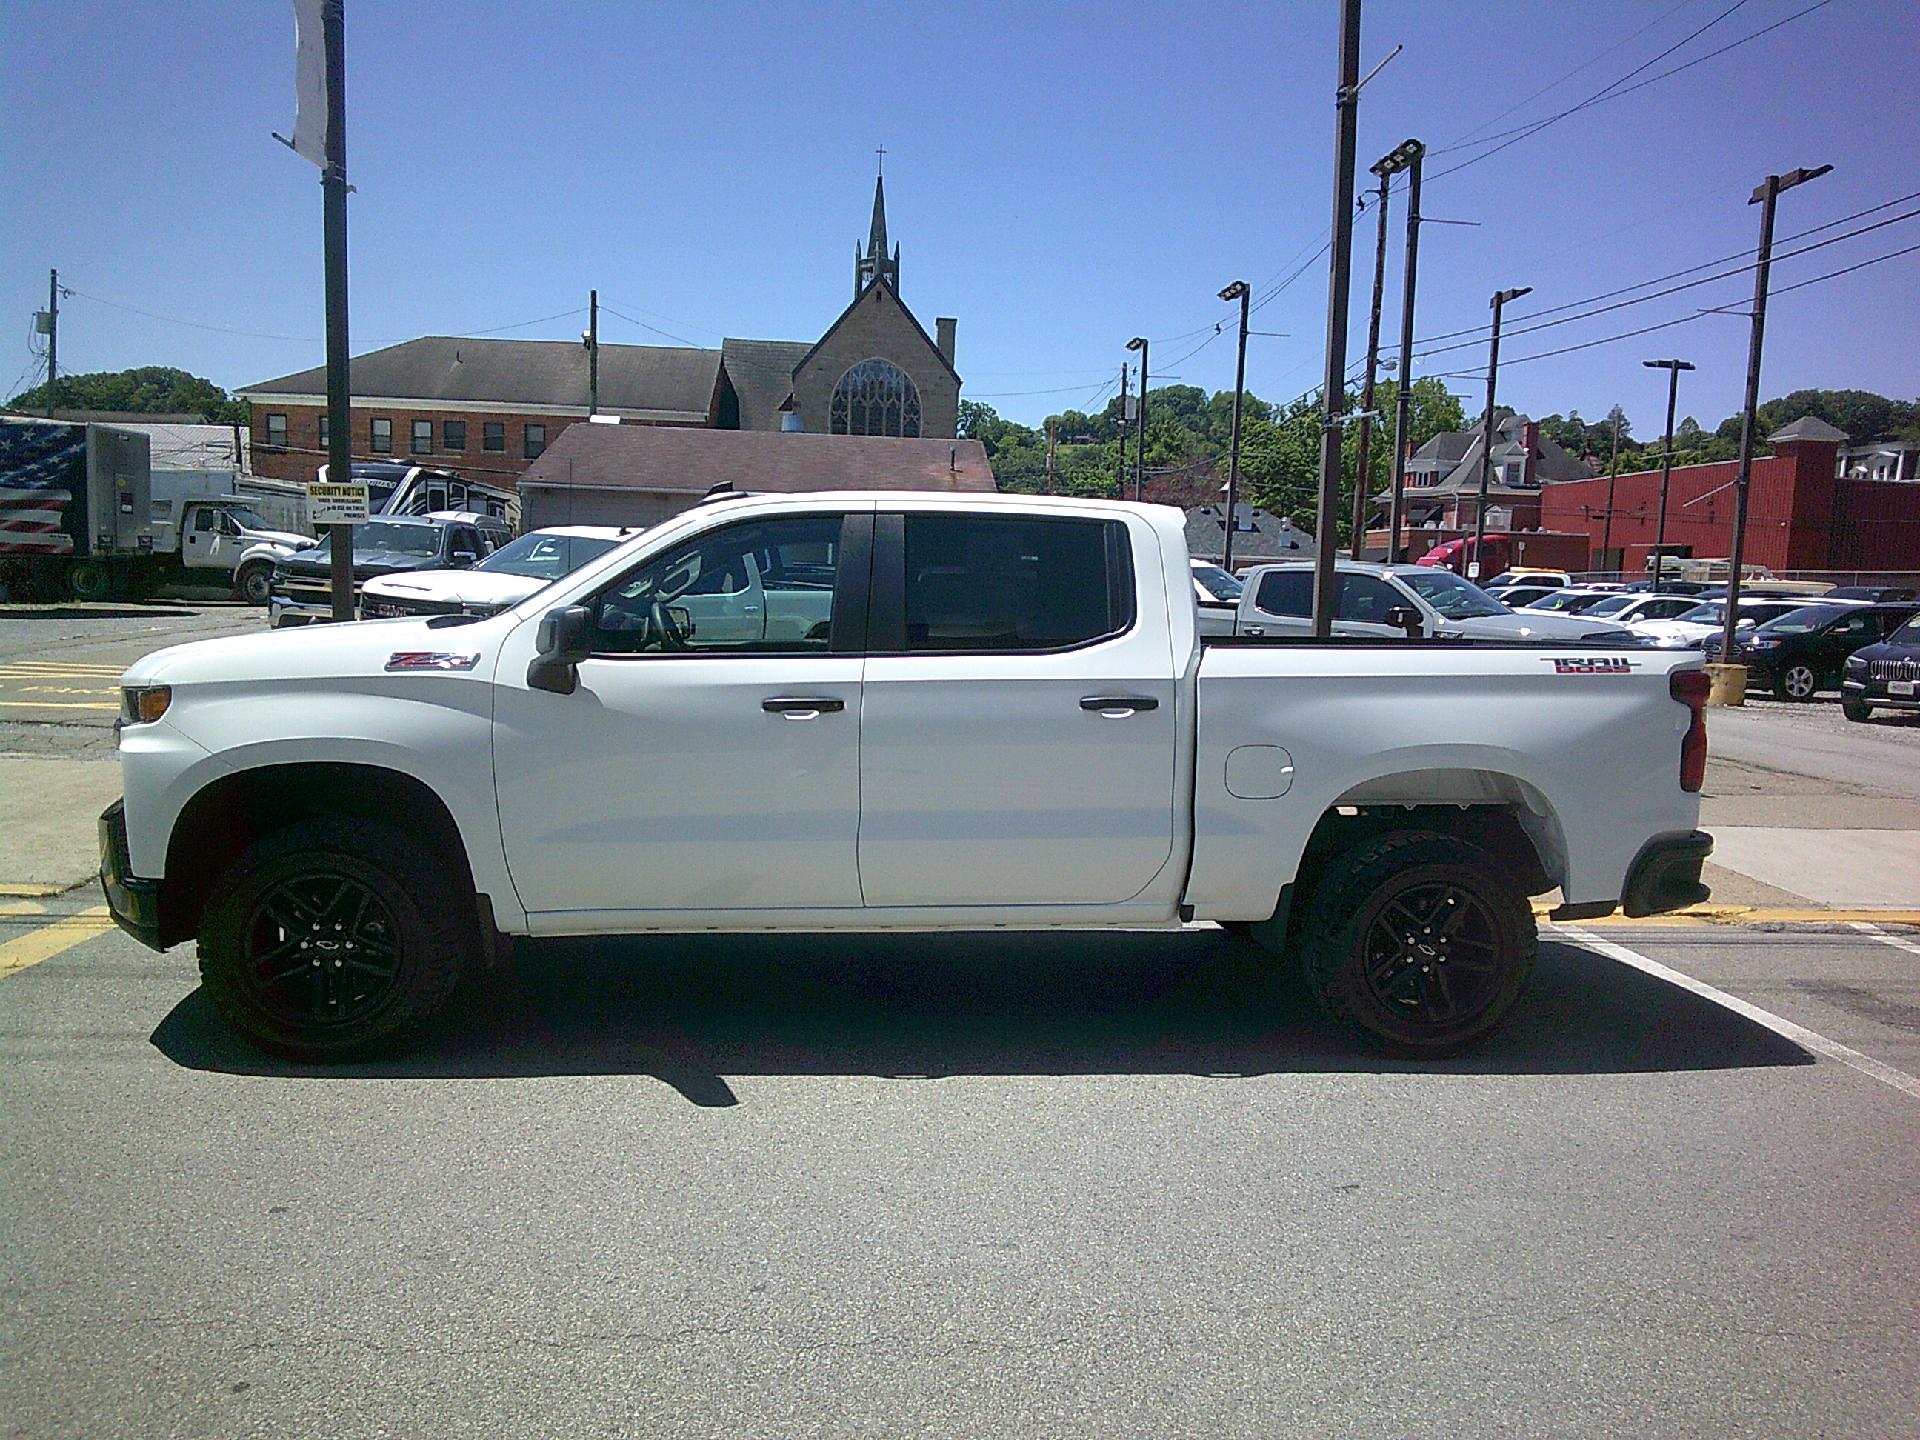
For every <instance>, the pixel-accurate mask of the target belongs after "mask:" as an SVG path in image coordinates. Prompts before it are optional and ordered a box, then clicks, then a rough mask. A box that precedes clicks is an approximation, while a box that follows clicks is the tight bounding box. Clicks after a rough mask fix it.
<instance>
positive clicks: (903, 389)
mask: <svg viewBox="0 0 1920 1440" xmlns="http://www.w3.org/2000/svg"><path fill="white" fill-rule="evenodd" d="M828 421H829V428H830V429H831V430H832V432H833V433H834V434H835V435H904V436H909V437H916V438H917V437H918V436H919V434H920V391H919V390H918V389H917V388H915V386H914V383H913V378H912V377H911V376H910V375H908V374H907V372H906V371H904V370H902V369H901V368H900V367H899V366H898V365H895V364H894V363H892V362H891V361H889V360H879V359H874V360H862V361H861V362H860V363H859V364H858V365H855V366H853V367H852V368H851V369H849V370H848V371H847V373H846V374H844V375H842V376H841V377H840V382H839V383H838V384H837V385H835V386H834V387H833V404H832V408H831V411H830V413H829V416H828Z"/></svg>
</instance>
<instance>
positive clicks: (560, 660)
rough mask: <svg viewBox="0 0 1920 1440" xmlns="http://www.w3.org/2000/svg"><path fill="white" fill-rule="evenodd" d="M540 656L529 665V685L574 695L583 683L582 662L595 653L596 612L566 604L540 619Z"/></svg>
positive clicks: (531, 687) (538, 645) (538, 642)
mask: <svg viewBox="0 0 1920 1440" xmlns="http://www.w3.org/2000/svg"><path fill="white" fill-rule="evenodd" d="M535 643H536V645H537V647H538V650H539V653H538V654H536V655H535V656H534V657H533V659H532V660H530V661H529V662H528V663H527V685H528V687H529V688H530V689H534V690H551V691H552V692H553V693H554V694H556V695H571V694H572V693H573V692H574V689H575V687H576V686H578V684H579V683H580V672H579V669H578V668H577V667H578V666H579V664H580V662H581V661H582V660H584V659H586V658H587V656H589V655H590V654H592V653H593V611H591V610H589V609H588V608H587V607H586V606H584V605H563V606H561V607H559V608H558V609H555V610H549V611H548V612H547V613H546V614H545V615H542V616H541V617H540V633H539V638H538V640H537V641H536V642H535Z"/></svg>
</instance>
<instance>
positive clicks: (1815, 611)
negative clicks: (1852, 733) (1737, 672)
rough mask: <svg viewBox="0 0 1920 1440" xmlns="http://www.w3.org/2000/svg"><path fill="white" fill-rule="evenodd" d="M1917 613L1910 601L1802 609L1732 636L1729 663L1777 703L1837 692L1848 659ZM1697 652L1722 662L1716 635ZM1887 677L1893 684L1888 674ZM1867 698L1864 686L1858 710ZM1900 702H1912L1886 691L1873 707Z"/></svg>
mask: <svg viewBox="0 0 1920 1440" xmlns="http://www.w3.org/2000/svg"><path fill="white" fill-rule="evenodd" d="M1916 614H1920V601H1912V600H1909V601H1903V602H1901V603H1899V604H1894V605H1866V604H1861V603H1859V602H1857V601H1845V600H1842V601H1837V602H1829V603H1827V604H1821V605H1802V606H1799V607H1797V608H1796V609H1793V610H1790V611H1789V612H1787V613H1786V614H1785V615H1781V616H1778V617H1776V618H1775V619H1772V620H1769V621H1767V622H1766V624H1764V625H1757V626H1755V627H1754V628H1753V629H1752V630H1745V631H1736V632H1735V633H1734V653H1733V654H1732V655H1731V656H1728V657H1727V658H1728V659H1729V660H1730V661H1731V662H1732V663H1734V664H1739V665H1744V666H1746V667H1747V687H1748V688H1749V689H1761V690H1771V691H1772V692H1773V693H1774V695H1775V696H1776V697H1777V698H1779V699H1781V700H1811V699H1813V697H1814V695H1815V693H1816V692H1818V691H1820V690H1833V689H1840V688H1841V685H1842V678H1843V676H1844V674H1845V671H1846V668H1847V661H1848V659H1849V658H1850V657H1852V656H1853V655H1854V654H1855V653H1856V652H1858V651H1860V650H1863V649H1865V648H1866V647H1868V646H1870V645H1877V644H1878V643H1879V642H1881V641H1884V640H1886V639H1888V638H1889V637H1890V636H1892V635H1893V634H1894V633H1895V632H1896V631H1900V630H1902V628H1903V627H1905V626H1907V625H1908V623H1909V622H1910V621H1912V619H1913V617H1914V616H1915V615H1916ZM1701 648H1702V649H1703V650H1704V651H1705V652H1706V658H1707V660H1708V661H1709V662H1715V661H1718V660H1720V659H1721V658H1722V654H1723V651H1722V638H1721V637H1719V636H1714V637H1712V638H1710V639H1709V640H1707V642H1706V643H1705V644H1704V645H1703V646H1702V647H1701ZM1890 658H1891V657H1890ZM1887 678H1888V682H1889V683H1891V681H1892V679H1893V676H1892V674H1891V672H1889V674H1888V677H1887ZM1841 693H1842V695H1843V696H1844V695H1845V693H1846V692H1845V691H1844V690H1842V691H1841ZM1865 698H1866V692H1865V689H1864V683H1863V686H1862V689H1861V691H1860V698H1859V700H1857V701H1856V709H1857V708H1858V705H1859V704H1861V703H1865ZM1898 698H1910V697H1905V696H1895V695H1894V694H1892V693H1891V692H1889V693H1888V694H1887V695H1886V698H1885V700H1884V701H1876V702H1874V703H1887V704H1891V703H1892V702H1893V701H1894V700H1895V699H1898ZM1869 708H1870V707H1869ZM1853 718H1856V719H1862V720H1864V719H1865V718H1866V716H1865V715H1856V716H1854V717H1853Z"/></svg>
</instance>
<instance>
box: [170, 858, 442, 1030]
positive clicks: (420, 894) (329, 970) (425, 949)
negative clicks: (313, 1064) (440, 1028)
mask: <svg viewBox="0 0 1920 1440" xmlns="http://www.w3.org/2000/svg"><path fill="white" fill-rule="evenodd" d="M470 909H471V907H470V906H467V905H463V904H462V903H461V896H460V893H459V890H458V888H457V887H456V886H455V885H454V883H453V882H452V881H451V880H450V879H449V877H448V875H447V873H446V871H445V869H444V868H443V867H442V866H440V865H438V864H437V863H435V862H434V861H433V860H432V859H431V858H429V857H428V856H426V855H425V854H423V853H422V852H420V851H419V850H418V849H416V848H415V847H414V846H413V844H412V843H411V842H410V841H408V839H407V838H406V837H405V836H403V835H401V834H399V833H398V832H396V831H393V830H390V829H388V828H387V827H386V826H383V825H378V824H374V823H371V822H368V821H361V820H310V821H305V822H302V823H300V824H297V825H293V826H290V827H289V828H287V829H285V830H280V831H276V832H275V833H273V834H271V835H268V836H267V837H266V838H265V839H263V840H260V841H258V842H257V843H255V844H254V845H252V846H250V847H249V848H248V849H247V850H246V851H245V852H244V853H243V854H242V855H241V856H240V858H239V859H238V860H236V861H234V863H233V864H232V865H231V866H230V867H229V868H228V869H227V871H226V873H225V874H224V875H222V876H221V877H220V879H219V880H218V881H216V882H215V885H214V889H213V893H212V897H211V898H210V899H209V900H208V902H207V907H206V911H205V913H204V915H203V916H202V919H201V926H200V978H201V982H202V984H203V985H204V987H205V989H206V992H207V998H208V999H209V1000H211V1001H212V1002H213V1005H214V1008H215V1009H217V1010H218V1011H219V1012H220V1014H221V1015H222V1016H223V1017H224V1018H225V1019H226V1020H227V1021H228V1022H229V1023H230V1024H232V1025H233V1026H234V1028H236V1029H237V1030H239V1031H241V1032H242V1033H243V1034H245V1035H247V1036H249V1037H250V1038H252V1039H253V1040H255V1041H258V1042H259V1043H260V1044H262V1045H264V1046H265V1047H267V1048H268V1049H270V1050H275V1051H278V1052H280V1053H282V1054H291V1055H296V1056H299V1057H300V1058H303V1059H333V1058H337V1057H340V1056H344V1055H347V1054H350V1053H351V1052H353V1051H356V1050H362V1049H365V1048H366V1047H368V1046H370V1045H374V1044H376V1043H378V1042H379V1041H382V1040H385V1039H388V1038H389V1037H391V1036H393V1035H394V1034H395V1033H396V1032H398V1031H400V1030H401V1029H403V1028H404V1027H405V1026H407V1025H409V1024H411V1023H412V1022H414V1021H417V1020H420V1019H423V1018H425V1017H426V1016H427V1015H429V1014H431V1013H432V1012H433V1011H434V1010H437V1009H438V1008H439V1007H440V1005H441V1004H442V1003H443V1002H444V1001H445V1000H446V998H447V996H448V994H449V993H451V991H452V989H453V986H454V983H455V982H456V981H457V980H458V979H459V976H460V970H461V964H462V961H463V959H464V956H465V953H466V951H467V949H468V942H469V939H470V933H469V927H468V926H467V925H466V924H465V923H463V920H462V917H463V916H464V915H465V914H467V913H468V912H469V911H470Z"/></svg>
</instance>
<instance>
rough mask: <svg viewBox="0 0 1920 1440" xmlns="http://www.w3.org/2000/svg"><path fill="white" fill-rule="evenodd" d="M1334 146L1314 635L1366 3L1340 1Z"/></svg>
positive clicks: (1328, 530)
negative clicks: (1362, 9)
mask: <svg viewBox="0 0 1920 1440" xmlns="http://www.w3.org/2000/svg"><path fill="white" fill-rule="evenodd" d="M1334 112H1335V115H1336V117H1337V120H1338V124H1337V125H1336V127H1335V141H1334V147H1333V258H1332V260H1331V261H1330V262H1329V264H1328V267H1327V367H1326V375H1325V378H1324V381H1323V383H1322V386H1321V392H1320V398H1321V403H1322V405H1323V406H1324V407H1325V418H1324V419H1323V421H1322V425H1321V431H1320V503H1319V507H1318V513H1317V515H1316V523H1317V524H1318V525H1319V528H1320V533H1319V535H1318V537H1317V540H1316V549H1315V553H1314V561H1313V633H1314V634H1315V635H1316V636H1318V637H1321V638H1323V639H1324V638H1325V637H1326V636H1328V635H1331V634H1332V633H1333V612H1334V608H1335V593H1336V592H1335V577H1334V557H1335V556H1336V554H1337V553H1338V551H1339V548H1340V536H1339V531H1338V524H1339V519H1340V431H1341V425H1340V420H1341V415H1342V413H1343V412H1344V411H1345V410H1346V406H1347V386H1346V373H1347V301H1348V298H1349V291H1350V289H1351V281H1352V278H1353V273H1352V272H1353V166H1354V154H1353V152H1354V145H1355V141H1356V131H1357V129H1358V124H1359V116H1360V0H1340V88H1339V89H1338V90H1337V91H1336V92H1335V94H1334Z"/></svg>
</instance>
